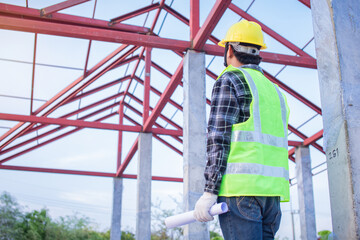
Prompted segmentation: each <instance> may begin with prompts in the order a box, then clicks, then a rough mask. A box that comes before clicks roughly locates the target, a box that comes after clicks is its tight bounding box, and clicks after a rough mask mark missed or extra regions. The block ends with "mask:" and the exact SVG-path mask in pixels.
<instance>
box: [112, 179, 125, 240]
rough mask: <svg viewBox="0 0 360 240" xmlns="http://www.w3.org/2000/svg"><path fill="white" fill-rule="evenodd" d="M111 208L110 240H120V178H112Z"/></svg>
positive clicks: (121, 187)
mask: <svg viewBox="0 0 360 240" xmlns="http://www.w3.org/2000/svg"><path fill="white" fill-rule="evenodd" d="M113 184H114V191H113V208H112V217H111V230H110V240H120V239H121V204H122V190H123V181H122V178H114V180H113Z"/></svg>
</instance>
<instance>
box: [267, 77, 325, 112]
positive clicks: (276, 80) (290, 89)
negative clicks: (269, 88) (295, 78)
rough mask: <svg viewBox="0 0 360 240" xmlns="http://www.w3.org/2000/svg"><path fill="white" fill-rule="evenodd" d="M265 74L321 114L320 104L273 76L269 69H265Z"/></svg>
mask: <svg viewBox="0 0 360 240" xmlns="http://www.w3.org/2000/svg"><path fill="white" fill-rule="evenodd" d="M264 74H265V76H266V77H267V78H268V79H269V80H270V81H272V82H273V83H275V84H277V85H279V87H280V88H281V89H283V90H285V91H286V92H288V93H289V94H290V95H291V96H293V97H295V98H296V99H298V100H299V101H301V102H302V103H304V104H305V105H306V106H308V107H309V108H311V109H312V110H314V111H315V112H316V113H318V114H320V115H321V108H319V107H318V106H316V105H315V104H314V103H312V102H311V101H310V100H308V99H306V98H305V97H303V96H302V95H301V94H300V93H298V92H296V91H295V90H294V89H292V88H290V87H289V86H287V85H286V84H285V83H283V82H281V81H279V80H278V79H277V78H275V77H274V76H272V75H271V74H270V73H268V72H267V71H264Z"/></svg>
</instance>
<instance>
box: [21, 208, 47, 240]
mask: <svg viewBox="0 0 360 240" xmlns="http://www.w3.org/2000/svg"><path fill="white" fill-rule="evenodd" d="M50 224H51V219H50V217H49V214H48V212H47V210H46V209H42V210H40V212H39V211H36V210H34V211H32V212H29V213H26V214H25V216H24V217H23V219H22V222H21V223H20V225H19V227H20V229H21V232H22V239H29V240H37V239H46V234H47V227H48V226H49V225H50Z"/></svg>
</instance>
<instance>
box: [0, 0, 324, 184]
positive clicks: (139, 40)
mask: <svg viewBox="0 0 360 240" xmlns="http://www.w3.org/2000/svg"><path fill="white" fill-rule="evenodd" d="M87 1H89V0H68V1H64V2H61V3H58V4H56V5H53V6H49V7H46V8H43V9H32V8H28V7H20V6H14V5H9V4H3V3H0V29H8V30H16V31H23V32H30V33H35V41H34V54H33V72H32V82H31V104H30V114H29V115H19V114H7V113H0V120H7V121H15V122H18V123H17V124H15V125H14V126H13V127H12V128H11V129H9V130H8V131H7V132H6V133H4V134H3V135H2V136H0V169H7V170H21V171H35V172H48V173H63V174H76V175H87V176H102V177H123V178H136V175H131V174H124V171H125V170H126V168H127V166H128V164H129V163H130V161H131V160H132V158H133V156H134V154H135V153H136V151H137V147H138V138H137V139H136V140H135V141H134V143H133V145H132V147H131V148H130V150H129V151H128V152H127V154H126V157H125V158H124V159H121V155H122V154H121V153H122V151H123V148H122V145H123V132H125V131H129V132H139V133H140V132H148V133H152V134H153V136H154V138H156V139H157V140H159V141H160V142H161V143H163V144H164V145H165V146H167V147H169V148H170V149H172V150H173V151H175V152H176V153H178V154H180V155H182V152H181V151H180V150H179V149H178V148H176V147H175V146H173V145H172V144H171V143H169V142H168V141H167V140H165V139H164V138H162V137H161V135H168V136H171V138H172V139H174V140H175V141H177V142H179V143H181V144H182V138H181V136H182V127H181V126H179V125H178V124H176V123H175V122H174V121H173V120H172V119H171V118H169V117H167V116H166V115H165V114H163V113H162V112H163V109H164V107H165V105H166V104H170V105H171V106H173V107H174V108H176V109H177V110H178V111H182V106H181V105H180V104H179V103H177V102H176V101H174V100H172V99H171V96H172V95H173V93H174V91H175V89H176V88H177V87H178V86H182V81H181V80H182V72H183V62H182V61H180V63H179V65H178V67H177V69H176V70H175V72H173V73H170V72H168V71H167V70H165V69H164V68H163V67H162V66H160V65H159V64H158V63H156V62H154V61H153V60H152V50H153V49H154V48H161V49H166V50H170V51H173V52H174V53H175V54H177V55H178V56H179V57H181V58H182V57H183V55H184V53H185V51H186V50H187V49H193V50H196V51H203V52H205V53H206V54H207V55H213V56H223V48H221V47H218V46H217V45H216V43H217V42H218V41H219V40H218V39H217V38H216V37H215V36H213V35H212V33H213V30H214V28H215V27H216V25H217V24H218V22H219V21H220V19H221V17H222V16H223V14H224V13H225V11H226V10H231V11H232V12H233V13H236V14H238V15H239V17H243V18H245V19H248V20H251V21H255V22H258V23H259V24H260V25H261V26H262V28H263V30H264V32H266V33H267V34H268V35H270V36H271V37H272V38H274V39H276V40H277V41H278V42H279V43H281V44H282V45H283V46H285V47H286V48H288V49H289V50H291V51H292V52H293V53H294V55H286V54H280V53H271V52H262V53H261V56H262V58H263V61H264V62H269V63H274V64H280V65H286V66H296V67H303V68H311V69H316V59H314V58H313V57H312V56H310V55H309V54H307V53H306V52H305V51H303V50H302V49H301V48H299V47H297V46H296V45H295V44H293V43H291V42H290V41H288V40H287V39H286V38H284V37H283V36H281V35H280V34H278V33H276V32H275V31H274V30H272V29H271V28H269V27H268V26H266V25H265V24H264V23H262V22H260V21H258V20H257V19H256V18H254V17H253V16H251V15H250V14H249V13H247V12H246V11H244V10H242V9H241V8H239V7H238V6H237V5H235V4H234V3H231V0H217V1H216V2H215V4H214V6H213V7H212V9H211V11H210V13H209V14H208V16H207V18H206V20H205V21H204V23H203V24H202V26H200V17H199V12H200V6H199V0H190V14H189V16H190V19H188V18H186V17H185V16H183V15H182V14H180V13H179V12H177V11H176V10H175V9H173V8H172V7H171V6H169V5H167V4H165V0H161V1H160V2H158V3H153V4H150V5H148V6H145V7H142V8H140V9H137V10H135V11H132V12H129V13H126V14H124V15H121V16H118V17H115V18H112V19H109V20H108V21H105V20H98V19H94V14H93V18H86V17H80V16H74V15H69V14H63V13H58V11H60V10H62V9H65V8H70V7H72V6H75V5H78V4H81V3H84V2H87ZM299 2H300V3H302V4H304V5H305V6H307V7H308V8H309V9H310V1H309V0H299ZM95 7H96V5H95ZM95 7H94V13H95ZM151 11H156V14H155V17H154V19H153V22H152V24H151V27H150V28H146V27H144V26H137V25H131V24H124V23H122V22H123V21H125V20H129V19H132V18H134V17H136V16H139V15H142V14H147V13H149V12H151ZM161 11H165V12H166V13H168V14H171V15H172V16H173V17H175V18H176V19H178V20H179V21H180V22H182V23H184V24H185V25H186V26H188V28H189V33H190V37H189V39H190V40H189V41H184V40H178V39H170V38H163V37H161V36H158V35H157V34H155V33H154V29H155V26H156V24H157V23H158V20H159V16H160V13H161ZM38 34H47V35H55V36H64V37H72V38H81V39H88V40H90V41H89V46H88V50H87V54H86V60H85V68H84V72H83V75H82V76H80V77H79V78H77V79H75V80H74V81H73V82H72V83H71V84H69V85H68V86H67V87H66V88H64V89H63V90H62V91H60V92H59V93H58V94H56V95H54V96H53V97H52V98H51V99H50V100H48V101H46V102H45V103H44V104H43V105H42V106H40V107H39V108H38V109H33V107H34V105H33V101H34V71H35V59H36V52H37V45H38V43H37V36H38ZM92 40H97V41H104V42H113V43H121V44H122V45H121V46H120V47H119V48H117V49H116V50H115V51H113V52H112V53H110V54H109V55H108V56H107V57H105V58H104V59H103V60H101V61H100V62H98V63H97V64H96V65H95V66H94V67H92V68H91V69H87V66H88V61H89V54H90V49H91V45H92V44H91V43H92ZM208 41H210V42H212V43H215V44H210V43H208ZM138 52H140V53H138ZM141 62H144V64H145V74H144V75H145V76H144V77H143V78H141V77H139V76H137V75H136V72H137V71H138V69H139V66H140V63H141ZM130 63H132V65H134V68H133V70H132V72H131V73H130V74H128V75H126V76H124V77H122V78H119V79H115V80H113V81H111V82H108V83H104V84H102V85H100V86H98V87H96V88H92V89H91V90H89V88H88V87H89V86H91V84H92V83H94V82H95V81H97V80H98V79H99V78H101V77H102V76H103V75H104V74H106V73H107V72H109V71H111V70H113V69H116V68H119V67H122V66H124V65H128V64H130ZM151 67H152V68H154V69H156V70H157V71H159V72H160V73H162V74H163V75H164V76H165V77H166V78H168V79H169V82H168V84H167V86H166V88H165V90H164V91H162V92H161V91H159V90H157V89H156V88H155V87H153V86H152V84H151V76H150V69H151ZM206 74H207V76H209V77H210V78H212V79H216V78H217V75H216V74H215V73H213V72H212V71H211V70H209V69H206ZM265 75H266V76H267V77H268V78H269V79H270V80H271V81H272V82H274V83H276V84H277V85H278V86H279V87H280V88H281V89H283V90H284V91H286V92H287V93H288V94H290V95H291V96H292V97H294V98H295V99H297V100H298V101H300V102H301V103H302V104H304V105H305V106H306V107H307V108H309V109H311V110H312V111H313V112H314V113H317V114H319V115H321V114H322V112H321V108H320V107H318V106H317V105H316V104H314V103H313V102H311V101H310V100H309V99H307V98H305V97H304V96H302V95H301V94H300V93H298V92H297V91H296V90H295V89H292V88H290V87H289V86H288V85H286V84H285V83H284V82H282V81H280V80H279V79H277V78H276V76H272V75H271V74H270V73H269V72H266V71H265ZM134 81H135V82H137V84H141V85H142V86H143V87H144V94H143V96H144V98H143V100H141V99H139V98H138V97H136V96H135V95H134V94H132V93H130V91H129V89H130V85H131V83H132V82H134ZM119 84H127V85H126V90H125V91H121V92H118V93H117V94H114V95H112V96H108V97H106V98H103V99H100V100H96V101H94V102H93V103H91V104H89V105H87V106H85V107H82V108H79V109H77V110H74V111H72V112H68V113H67V114H65V115H62V116H58V115H56V114H55V113H56V112H57V110H59V109H62V108H63V107H64V106H66V105H67V104H69V103H72V102H74V101H76V100H81V99H83V98H85V97H91V96H92V95H93V94H96V93H98V92H100V91H103V90H105V89H108V88H110V87H113V86H117V85H119ZM150 94H155V95H157V96H159V98H160V99H159V100H158V102H157V104H156V105H155V106H154V107H151V106H150ZM125 98H128V99H131V101H132V102H136V103H138V104H140V105H141V106H142V110H139V109H138V108H136V107H134V106H133V105H132V104H130V103H128V102H125ZM101 104H107V106H105V107H102V108H101V109H98V108H97V107H98V106H99V105H101ZM207 104H210V100H209V99H207ZM114 108H116V109H117V111H114V112H112V113H110V114H107V115H105V116H103V115H102V117H98V118H97V119H96V120H91V121H90V120H89V119H93V117H94V116H97V115H99V114H104V113H105V112H106V110H109V109H114ZM124 109H127V110H128V111H131V113H132V114H135V115H136V116H139V118H141V119H142V122H138V121H137V120H136V119H134V118H132V117H131V115H132V114H131V115H129V114H126V113H125V111H124ZM85 111H87V112H86V113H87V115H85V116H82V117H81V118H77V119H76V120H74V119H70V118H71V117H73V116H75V115H77V114H79V113H83V112H85ZM89 111H91V112H90V113H89ZM113 116H119V121H118V123H104V122H103V121H104V120H106V119H109V118H111V117H113ZM125 119H126V120H127V121H128V122H130V123H131V125H125V124H124V120H125ZM158 119H162V120H163V121H165V122H166V123H167V124H168V125H169V126H171V129H169V128H164V127H163V126H161V125H160V124H158V123H157V122H156V121H157V120H158ZM50 125H57V127H56V128H53V129H51V130H47V131H46V132H43V133H42V134H40V135H37V136H36V137H32V138H24V137H25V136H26V135H28V134H30V133H33V132H35V131H37V130H39V129H42V128H45V127H47V126H50ZM69 127H73V128H69ZM74 127H75V128H74ZM85 128H97V129H103V130H111V131H117V132H118V141H119V142H118V157H117V168H116V169H114V172H112V173H105V172H90V171H74V170H66V169H51V168H37V167H25V166H12V165H8V164H4V163H7V162H8V161H11V160H12V159H14V158H16V157H19V156H21V155H23V154H26V153H28V152H30V151H33V150H35V149H38V148H40V147H42V146H44V145H47V144H49V143H52V142H54V141H57V140H59V139H61V138H64V137H66V136H69V135H71V134H72V133H75V132H78V131H80V130H82V129H85ZM59 130H67V131H66V132H64V133H62V134H60V135H55V136H54V133H56V132H57V131H59ZM289 131H290V132H291V133H293V134H295V135H296V136H297V137H299V139H301V141H289V146H291V147H292V148H291V149H290V150H289V159H290V160H292V161H294V160H295V159H294V156H293V155H294V152H295V147H296V146H300V145H304V146H307V145H312V146H313V147H314V148H315V149H317V150H318V151H320V152H322V153H324V151H323V149H322V146H321V145H319V144H318V143H317V141H318V140H319V139H321V138H322V136H323V130H319V131H318V132H317V133H315V134H313V135H312V136H306V135H305V134H304V133H302V132H301V131H299V130H298V129H296V128H295V127H293V126H292V125H291V124H290V125H289ZM49 137H50V139H49ZM43 138H46V139H48V140H46V141H44V142H42V143H40V144H37V145H35V146H33V145H31V147H30V146H29V144H30V143H33V142H35V141H38V140H40V139H43ZM15 140H18V142H17V143H16V144H14V141H15ZM20 148H21V150H20V151H19V149H20ZM4 155H6V156H4ZM153 180H160V181H174V182H182V179H181V178H172V177H160V176H153Z"/></svg>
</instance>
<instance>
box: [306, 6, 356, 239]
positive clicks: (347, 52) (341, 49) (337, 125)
mask: <svg viewBox="0 0 360 240" xmlns="http://www.w3.org/2000/svg"><path fill="white" fill-rule="evenodd" d="M311 9H312V15H313V24H314V36H315V44H316V55H317V64H318V74H319V81H320V91H321V101H322V103H321V104H322V110H323V121H324V150H325V152H326V158H327V166H328V177H329V192H330V203H331V215H332V224H333V232H334V233H335V237H336V238H338V239H360V200H359V199H360V187H359V186H360V172H359V169H360V84H359V76H360V68H359V64H360V51H359V43H360V24H359V23H360V3H359V1H358V0H345V1H343V0H332V1H330V0H312V1H311Z"/></svg>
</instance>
